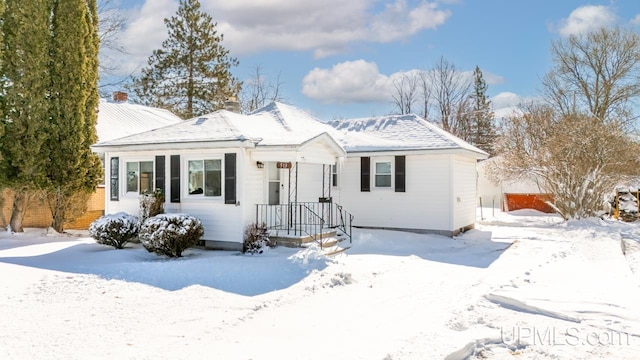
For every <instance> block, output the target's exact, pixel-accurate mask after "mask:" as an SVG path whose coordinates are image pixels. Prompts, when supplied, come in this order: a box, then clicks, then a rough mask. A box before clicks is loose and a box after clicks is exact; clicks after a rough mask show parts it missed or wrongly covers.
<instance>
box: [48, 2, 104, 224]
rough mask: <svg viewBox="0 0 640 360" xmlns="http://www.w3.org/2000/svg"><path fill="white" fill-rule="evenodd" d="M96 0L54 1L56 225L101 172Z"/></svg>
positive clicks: (51, 191) (51, 145)
mask: <svg viewBox="0 0 640 360" xmlns="http://www.w3.org/2000/svg"><path fill="white" fill-rule="evenodd" d="M96 26H97V14H96V0H55V1H54V7H53V11H52V32H51V33H52V36H51V51H50V54H51V55H50V79H51V83H50V94H49V117H50V122H51V129H50V131H49V137H48V141H47V147H46V151H47V152H48V155H49V159H50V166H49V167H48V172H47V175H48V179H49V182H50V183H49V187H48V189H47V190H48V191H47V199H48V201H49V206H50V208H51V211H52V215H53V225H52V226H53V227H54V229H55V230H56V231H59V232H61V231H62V230H64V228H63V227H64V222H65V221H66V220H68V218H69V217H70V216H72V215H73V214H71V212H72V211H73V210H76V209H78V207H80V209H81V210H82V205H84V204H86V198H87V196H82V195H83V194H84V195H88V194H90V193H91V192H92V191H93V190H95V187H96V185H97V184H98V181H99V178H100V176H101V173H102V168H101V165H100V160H99V158H98V157H97V155H95V154H93V153H92V152H91V148H90V146H91V144H93V143H94V142H95V141H96V138H97V137H96V132H95V124H96V117H97V114H96V110H97V106H98V90H97V82H98V75H97V71H98V62H97V57H98V37H97V28H96Z"/></svg>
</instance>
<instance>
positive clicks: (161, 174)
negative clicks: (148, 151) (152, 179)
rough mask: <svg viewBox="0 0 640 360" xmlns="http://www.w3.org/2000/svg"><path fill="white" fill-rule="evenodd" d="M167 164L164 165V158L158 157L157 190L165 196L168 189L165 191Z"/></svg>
mask: <svg viewBox="0 0 640 360" xmlns="http://www.w3.org/2000/svg"><path fill="white" fill-rule="evenodd" d="M164 169H165V163H164V156H156V184H155V185H156V189H160V191H162V193H163V194H165V192H166V189H165V181H164V178H165V176H166V174H165V171H164Z"/></svg>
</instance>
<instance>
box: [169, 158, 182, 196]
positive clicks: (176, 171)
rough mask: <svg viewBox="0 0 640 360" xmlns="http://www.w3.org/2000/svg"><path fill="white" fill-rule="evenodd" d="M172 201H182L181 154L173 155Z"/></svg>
mask: <svg viewBox="0 0 640 360" xmlns="http://www.w3.org/2000/svg"><path fill="white" fill-rule="evenodd" d="M170 172H171V194H170V195H171V197H170V199H171V202H172V203H179V202H180V155H171V169H170Z"/></svg>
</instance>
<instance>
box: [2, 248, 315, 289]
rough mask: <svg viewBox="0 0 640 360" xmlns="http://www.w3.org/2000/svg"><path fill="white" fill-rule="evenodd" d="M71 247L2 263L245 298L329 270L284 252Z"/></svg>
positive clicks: (9, 257) (6, 258)
mask: <svg viewBox="0 0 640 360" xmlns="http://www.w3.org/2000/svg"><path fill="white" fill-rule="evenodd" d="M74 243H75V244H73V245H71V246H68V247H65V248H63V249H59V250H57V251H52V252H47V253H42V254H37V255H32V254H29V255H27V256H20V255H18V256H7V257H1V255H0V262H4V263H9V264H16V265H23V266H29V267H35V268H41V269H47V270H55V271H62V272H70V273H77V274H87V275H96V276H99V277H101V278H103V279H107V280H123V281H129V282H138V283H143V284H147V285H151V286H155V287H158V288H161V289H164V290H168V291H174V290H180V289H182V288H185V287H188V286H191V285H201V286H207V287H211V288H214V289H218V290H222V291H226V292H230V293H235V294H239V295H245V296H254V295H260V294H264V293H267V292H271V291H275V290H280V289H285V288H287V287H289V286H291V285H293V284H296V283H298V282H299V281H301V280H302V279H304V278H305V277H306V276H307V275H308V274H309V273H310V272H311V271H312V270H314V269H316V270H322V269H324V268H326V266H327V263H326V259H324V260H322V259H310V260H309V259H307V261H302V260H300V259H299V258H296V257H295V256H292V255H293V254H295V252H296V251H295V250H293V249H287V248H277V249H272V250H271V251H269V252H267V253H266V254H261V255H255V256H251V255H243V254H240V253H238V252H231V251H211V250H201V249H189V250H186V251H185V253H184V256H183V257H182V258H176V259H168V258H165V257H159V256H158V255H156V254H152V253H148V252H147V251H146V250H145V249H144V248H142V247H141V246H140V245H132V247H129V248H125V249H122V250H115V249H113V248H111V247H107V246H103V245H98V244H96V243H94V242H89V241H86V242H85V243H79V244H78V243H77V242H74ZM46 245H47V244H41V245H36V246H46ZM24 248H26V247H22V249H24Z"/></svg>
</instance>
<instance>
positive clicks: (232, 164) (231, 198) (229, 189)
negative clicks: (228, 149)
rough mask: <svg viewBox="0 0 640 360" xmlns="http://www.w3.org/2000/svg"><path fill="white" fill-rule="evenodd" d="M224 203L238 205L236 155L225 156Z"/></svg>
mask: <svg viewBox="0 0 640 360" xmlns="http://www.w3.org/2000/svg"><path fill="white" fill-rule="evenodd" d="M224 203H225V204H235V203H236V154H235V153H228V154H224Z"/></svg>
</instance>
